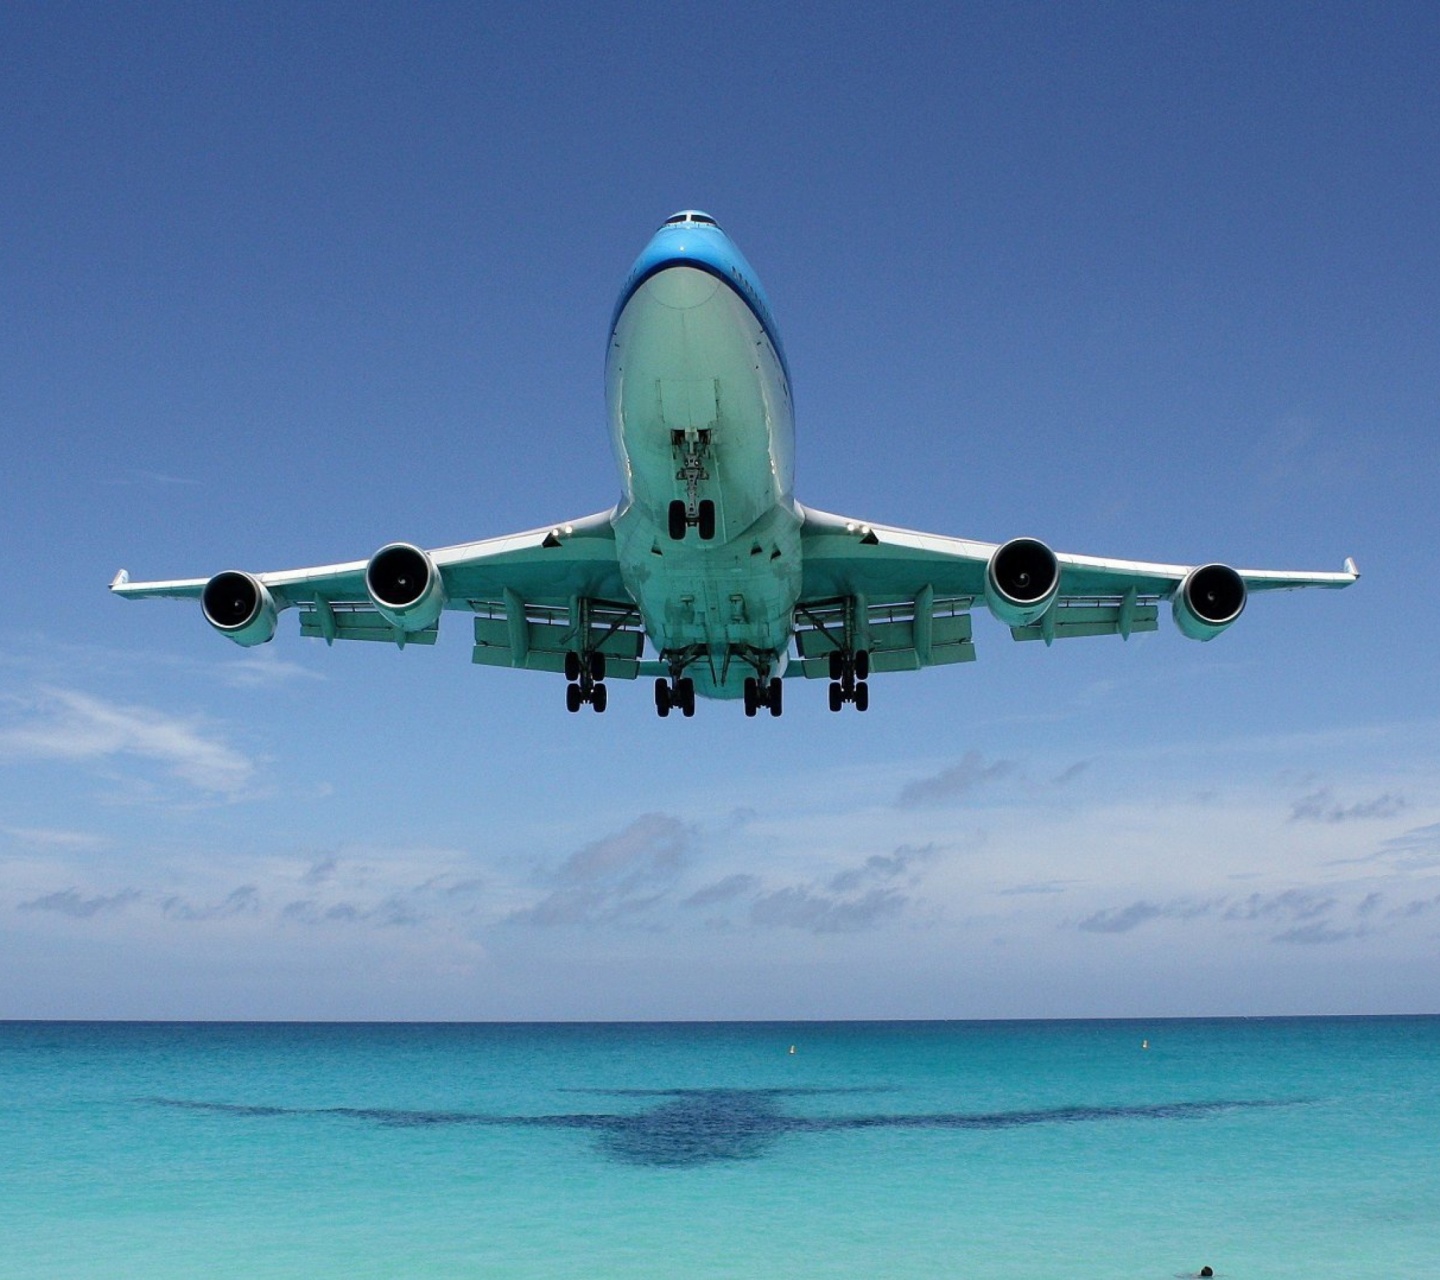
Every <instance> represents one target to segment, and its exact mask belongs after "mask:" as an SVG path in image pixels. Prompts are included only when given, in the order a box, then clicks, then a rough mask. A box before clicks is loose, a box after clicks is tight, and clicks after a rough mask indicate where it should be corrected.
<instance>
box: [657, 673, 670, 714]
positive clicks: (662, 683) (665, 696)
mask: <svg viewBox="0 0 1440 1280" xmlns="http://www.w3.org/2000/svg"><path fill="white" fill-rule="evenodd" d="M655 714H656V715H658V716H659V717H660V718H661V719H662V720H663V719H664V718H665V717H666V716H668V715H669V714H670V681H668V680H667V679H665V677H664V676H661V677H660V678H659V679H658V680H656V681H655Z"/></svg>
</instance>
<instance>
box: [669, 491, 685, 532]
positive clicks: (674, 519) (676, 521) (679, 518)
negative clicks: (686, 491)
mask: <svg viewBox="0 0 1440 1280" xmlns="http://www.w3.org/2000/svg"><path fill="white" fill-rule="evenodd" d="M686 523H687V521H686V519H685V504H684V503H683V502H681V501H680V499H679V498H676V499H675V501H674V502H672V503H671V504H670V540H671V541H672V542H680V541H681V540H682V539H683V538H684V537H685V525H686Z"/></svg>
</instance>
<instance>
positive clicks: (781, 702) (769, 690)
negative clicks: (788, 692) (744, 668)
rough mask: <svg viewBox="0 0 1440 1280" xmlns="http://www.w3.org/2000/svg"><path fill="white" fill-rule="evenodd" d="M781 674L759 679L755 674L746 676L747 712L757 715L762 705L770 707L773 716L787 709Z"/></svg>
mask: <svg viewBox="0 0 1440 1280" xmlns="http://www.w3.org/2000/svg"><path fill="white" fill-rule="evenodd" d="M783 689H784V685H783V684H782V682H781V680H780V677H779V676H771V677H770V678H769V679H768V680H757V679H756V678H755V677H754V676H746V677H745V714H746V715H747V716H755V715H758V714H759V712H760V708H761V707H769V708H770V714H771V715H772V716H778V715H780V714H781V713H782V712H783V711H784V710H785V698H784V693H783V692H782V690H783Z"/></svg>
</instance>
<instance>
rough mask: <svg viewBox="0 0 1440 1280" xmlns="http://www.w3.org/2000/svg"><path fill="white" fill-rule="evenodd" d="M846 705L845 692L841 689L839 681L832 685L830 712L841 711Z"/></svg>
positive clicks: (834, 681)
mask: <svg viewBox="0 0 1440 1280" xmlns="http://www.w3.org/2000/svg"><path fill="white" fill-rule="evenodd" d="M844 705H845V690H844V689H842V688H841V687H840V682H839V681H838V680H832V681H831V683H830V710H831V711H839V710H840V708H841V707H843V706H844Z"/></svg>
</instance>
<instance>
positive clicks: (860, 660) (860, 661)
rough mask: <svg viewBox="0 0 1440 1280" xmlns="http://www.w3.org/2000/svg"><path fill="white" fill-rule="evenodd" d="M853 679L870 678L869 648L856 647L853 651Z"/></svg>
mask: <svg viewBox="0 0 1440 1280" xmlns="http://www.w3.org/2000/svg"><path fill="white" fill-rule="evenodd" d="M855 679H857V680H868V679H870V650H869V649H857V650H856V651H855Z"/></svg>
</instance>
